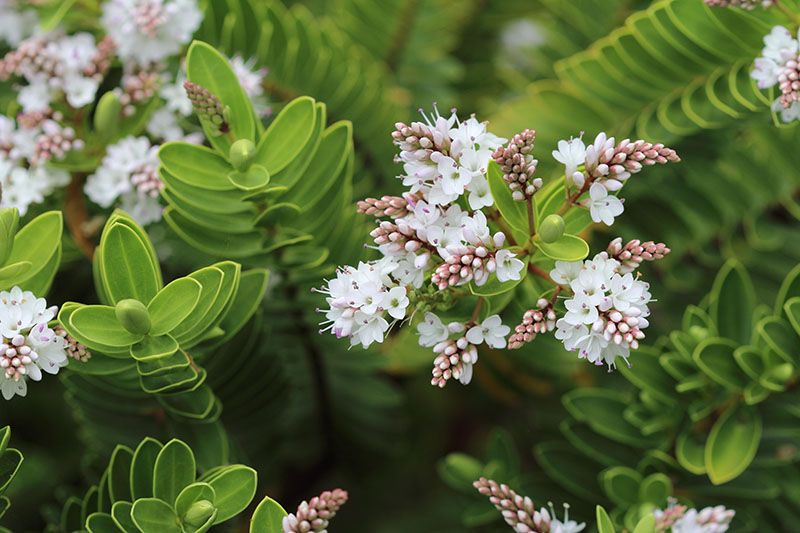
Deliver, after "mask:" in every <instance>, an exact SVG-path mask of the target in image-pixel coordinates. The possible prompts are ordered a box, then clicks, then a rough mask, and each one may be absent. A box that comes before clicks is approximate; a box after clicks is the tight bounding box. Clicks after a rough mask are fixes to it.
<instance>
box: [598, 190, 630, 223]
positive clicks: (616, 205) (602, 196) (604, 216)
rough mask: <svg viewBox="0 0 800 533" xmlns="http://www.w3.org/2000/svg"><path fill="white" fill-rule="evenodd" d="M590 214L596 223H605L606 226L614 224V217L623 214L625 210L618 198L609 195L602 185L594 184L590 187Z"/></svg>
mask: <svg viewBox="0 0 800 533" xmlns="http://www.w3.org/2000/svg"><path fill="white" fill-rule="evenodd" d="M589 198H590V200H589V213H590V214H591V216H592V220H593V221H594V222H603V223H604V224H605V225H606V226H611V225H612V224H613V223H614V217H618V216H619V215H621V214H622V212H623V211H624V210H625V208H624V207H623V206H622V201H621V200H620V199H619V198H617V197H616V196H611V195H609V194H608V190H606V188H605V187H604V186H603V185H602V184H600V183H592V186H591V187H589Z"/></svg>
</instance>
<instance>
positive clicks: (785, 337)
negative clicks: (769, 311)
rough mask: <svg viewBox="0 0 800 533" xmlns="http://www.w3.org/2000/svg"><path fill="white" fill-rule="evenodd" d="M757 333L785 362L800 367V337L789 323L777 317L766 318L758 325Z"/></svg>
mask: <svg viewBox="0 0 800 533" xmlns="http://www.w3.org/2000/svg"><path fill="white" fill-rule="evenodd" d="M787 303H788V302H787ZM787 312H788V311H787ZM791 319H792V317H791V316H790V317H789V320H791ZM756 332H757V333H758V335H759V337H760V338H762V339H763V340H764V342H766V343H767V346H769V347H770V348H772V350H773V351H774V352H775V353H776V354H778V355H779V356H780V357H781V358H782V359H783V360H784V361H786V362H787V363H792V364H795V365H800V337H798V335H797V333H796V331H794V330H793V328H792V326H791V325H790V323H789V322H787V321H786V320H784V319H782V318H780V317H776V316H768V317H764V318H763V319H761V320H759V322H758V324H756Z"/></svg>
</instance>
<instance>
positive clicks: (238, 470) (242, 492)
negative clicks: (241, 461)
mask: <svg viewBox="0 0 800 533" xmlns="http://www.w3.org/2000/svg"><path fill="white" fill-rule="evenodd" d="M257 479H258V475H257V474H256V471H255V470H253V469H252V468H249V467H246V466H242V465H232V466H228V467H225V469H224V470H222V471H221V472H219V473H218V474H216V475H214V476H213V477H212V478H211V479H209V481H208V483H209V485H211V486H212V487H213V488H214V492H215V493H216V496H217V499H216V500H215V502H214V504H215V505H216V507H217V509H219V513H218V514H217V519H216V521H215V522H214V523H215V524H219V523H221V522H224V521H226V520H228V519H230V518H233V517H234V516H236V515H237V514H239V513H240V512H242V511H243V510H244V509H246V508H247V506H248V505H250V502H251V501H252V500H253V497H254V496H255V494H256V486H257Z"/></svg>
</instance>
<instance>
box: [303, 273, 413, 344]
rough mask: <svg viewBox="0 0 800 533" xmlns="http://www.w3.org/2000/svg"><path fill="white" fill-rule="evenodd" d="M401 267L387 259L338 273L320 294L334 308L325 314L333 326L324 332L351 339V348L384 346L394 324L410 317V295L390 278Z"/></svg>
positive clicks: (325, 311)
mask: <svg viewBox="0 0 800 533" xmlns="http://www.w3.org/2000/svg"><path fill="white" fill-rule="evenodd" d="M395 268H397V264H396V263H393V262H391V261H387V260H385V259H383V260H380V261H374V262H371V263H364V262H361V263H359V264H358V267H357V268H356V267H352V266H345V267H343V268H340V269H339V270H338V271H337V272H336V278H335V279H332V280H330V281H328V283H327V285H326V287H325V288H323V289H320V290H319V292H322V293H323V294H326V295H327V297H326V298H325V300H326V301H327V302H328V305H329V306H330V308H329V309H326V310H324V313H325V318H327V321H326V322H323V324H329V325H328V326H327V327H326V328H325V329H323V330H322V331H320V333H322V332H323V331H327V330H331V332H332V333H333V334H334V335H336V337H338V338H341V337H350V345H351V346H355V345H356V344H361V346H362V347H364V348H367V347H369V345H370V344H372V343H373V342H383V339H384V336H385V335H386V332H387V331H389V328H390V327H391V325H392V324H391V323H390V322H389V321H387V320H386V315H388V316H389V317H390V319H391V320H392V323H394V322H395V321H397V320H402V319H403V318H405V316H406V308H407V307H408V303H409V300H408V295H407V294H406V289H405V287H402V286H399V285H397V284H396V283H394V281H393V280H392V278H391V277H390V274H391V273H392V271H393V270H394V269H395Z"/></svg>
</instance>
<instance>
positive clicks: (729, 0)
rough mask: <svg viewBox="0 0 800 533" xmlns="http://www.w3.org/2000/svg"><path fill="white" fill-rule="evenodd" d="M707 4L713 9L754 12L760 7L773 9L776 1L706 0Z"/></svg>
mask: <svg viewBox="0 0 800 533" xmlns="http://www.w3.org/2000/svg"><path fill="white" fill-rule="evenodd" d="M705 3H706V5H708V6H711V7H738V8H741V9H746V10H748V11H752V10H753V9H755V8H757V7H758V6H761V7H763V8H767V7H772V6H774V5H775V0H705Z"/></svg>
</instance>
